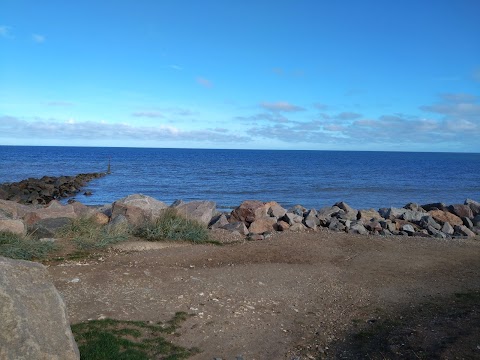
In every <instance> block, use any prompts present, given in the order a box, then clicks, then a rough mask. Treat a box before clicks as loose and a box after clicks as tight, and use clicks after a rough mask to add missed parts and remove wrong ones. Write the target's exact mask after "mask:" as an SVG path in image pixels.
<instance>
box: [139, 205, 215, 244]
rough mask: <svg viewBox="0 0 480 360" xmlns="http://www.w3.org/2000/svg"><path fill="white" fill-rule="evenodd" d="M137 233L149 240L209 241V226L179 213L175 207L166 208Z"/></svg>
mask: <svg viewBox="0 0 480 360" xmlns="http://www.w3.org/2000/svg"><path fill="white" fill-rule="evenodd" d="M137 235H138V236H139V237H142V238H144V239H146V240H148V241H157V240H174V241H177V240H184V241H191V242H194V243H202V242H208V241H209V236H208V230H207V228H206V227H205V226H204V225H202V224H200V223H198V222H197V221H195V220H189V219H186V218H184V217H183V216H181V215H179V214H178V213H177V211H176V210H175V209H171V208H169V209H166V210H165V211H164V213H163V214H162V215H161V216H160V217H159V218H157V219H156V220H154V221H152V222H148V223H146V224H145V225H144V226H142V227H140V228H139V229H137Z"/></svg>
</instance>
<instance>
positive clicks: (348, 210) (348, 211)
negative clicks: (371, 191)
mask: <svg viewBox="0 0 480 360" xmlns="http://www.w3.org/2000/svg"><path fill="white" fill-rule="evenodd" d="M333 206H336V207H338V208H340V209H341V210H343V211H345V214H344V216H343V218H344V219H348V220H356V219H357V214H358V210H356V209H354V208H352V207H350V205H348V204H347V203H345V202H343V201H340V202H337V203H336V204H335V205H333Z"/></svg>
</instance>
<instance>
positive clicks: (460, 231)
mask: <svg viewBox="0 0 480 360" xmlns="http://www.w3.org/2000/svg"><path fill="white" fill-rule="evenodd" d="M454 235H460V236H467V237H475V233H474V232H473V231H472V230H470V229H469V228H467V227H466V226H465V225H457V226H455V232H454Z"/></svg>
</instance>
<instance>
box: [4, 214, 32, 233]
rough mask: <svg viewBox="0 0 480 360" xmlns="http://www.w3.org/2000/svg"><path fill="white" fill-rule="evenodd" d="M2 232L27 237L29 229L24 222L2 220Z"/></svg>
mask: <svg viewBox="0 0 480 360" xmlns="http://www.w3.org/2000/svg"><path fill="white" fill-rule="evenodd" d="M0 231H6V232H11V233H13V234H19V235H25V234H26V233H27V227H26V226H25V223H24V222H23V221H22V220H18V219H6V218H0Z"/></svg>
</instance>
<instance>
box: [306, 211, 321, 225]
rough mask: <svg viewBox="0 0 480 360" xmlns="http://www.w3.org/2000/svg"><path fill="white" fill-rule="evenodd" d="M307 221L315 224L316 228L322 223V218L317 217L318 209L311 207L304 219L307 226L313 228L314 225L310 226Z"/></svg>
mask: <svg viewBox="0 0 480 360" xmlns="http://www.w3.org/2000/svg"><path fill="white" fill-rule="evenodd" d="M307 221H308V222H309V224H311V225H314V227H315V228H316V227H317V226H319V225H320V219H319V218H318V217H317V210H315V209H311V210H309V211H307V212H306V213H305V218H304V219H303V223H304V224H305V225H307V227H309V228H312V229H313V226H309V225H308V224H307Z"/></svg>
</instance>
